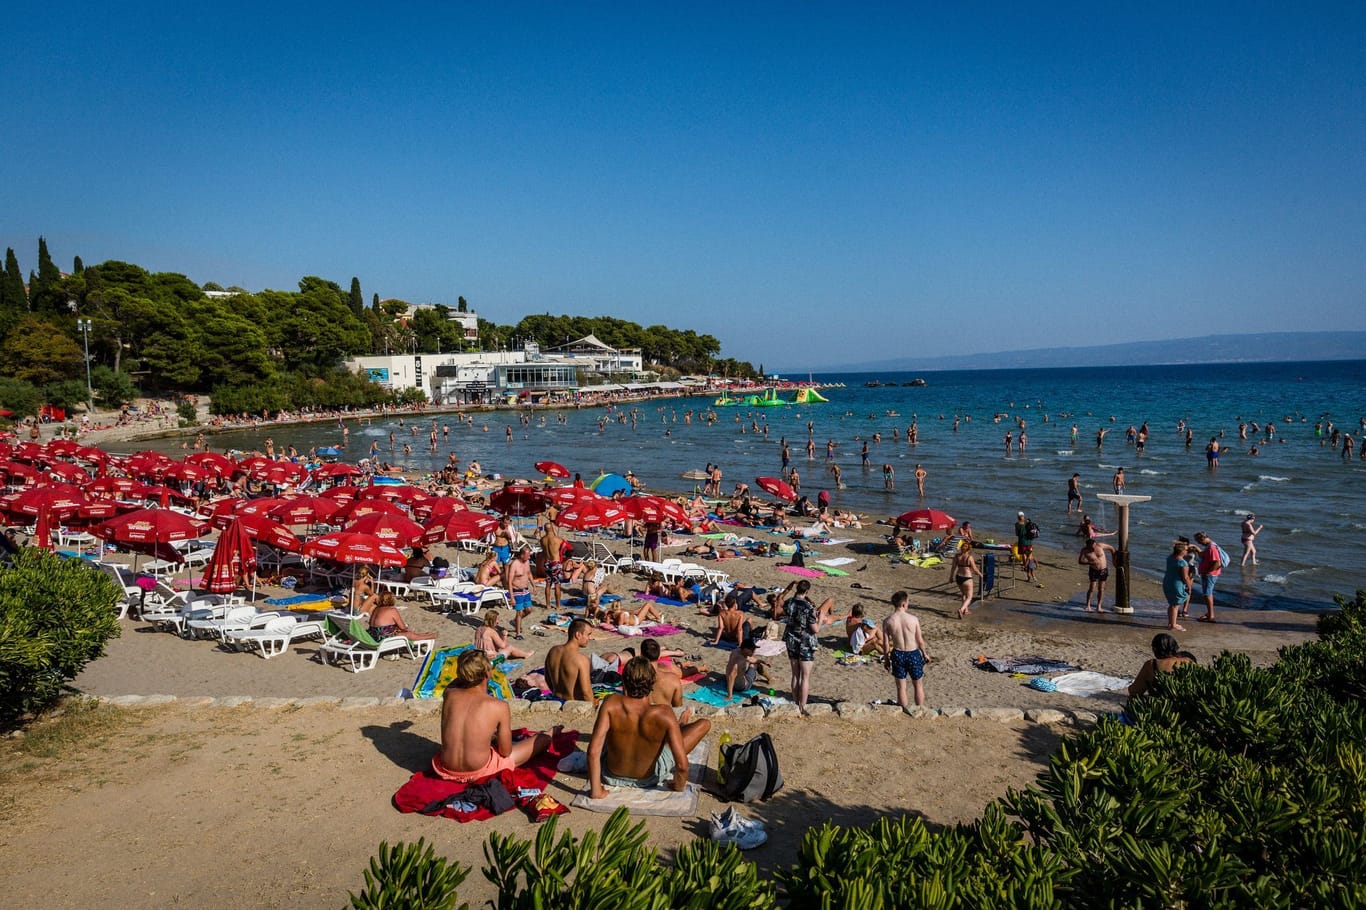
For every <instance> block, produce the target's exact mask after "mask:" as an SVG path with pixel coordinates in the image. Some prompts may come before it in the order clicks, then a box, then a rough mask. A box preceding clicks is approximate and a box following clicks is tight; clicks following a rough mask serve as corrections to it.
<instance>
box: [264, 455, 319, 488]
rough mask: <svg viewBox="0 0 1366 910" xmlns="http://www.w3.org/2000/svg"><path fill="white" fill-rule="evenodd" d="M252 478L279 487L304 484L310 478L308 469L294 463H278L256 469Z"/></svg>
mask: <svg viewBox="0 0 1366 910" xmlns="http://www.w3.org/2000/svg"><path fill="white" fill-rule="evenodd" d="M251 476H252V477H255V478H256V479H257V480H261V481H264V482H266V483H271V484H276V485H277V486H279V485H283V484H290V483H300V482H302V481H303V479H304V478H305V477H307V476H308V468H306V467H304V466H303V465H301V464H296V463H295V462H292V461H276V462H272V463H270V464H268V465H265V466H263V467H258V468H256V469H254V470H253V471H252V472H251Z"/></svg>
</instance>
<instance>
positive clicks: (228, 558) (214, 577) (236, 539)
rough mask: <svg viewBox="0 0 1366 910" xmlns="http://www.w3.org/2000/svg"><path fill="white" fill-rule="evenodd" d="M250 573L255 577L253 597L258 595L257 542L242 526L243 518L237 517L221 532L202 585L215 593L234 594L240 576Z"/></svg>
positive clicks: (205, 569) (206, 567)
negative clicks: (256, 593)
mask: <svg viewBox="0 0 1366 910" xmlns="http://www.w3.org/2000/svg"><path fill="white" fill-rule="evenodd" d="M248 575H249V576H251V578H252V598H253V599H255V592H256V583H255V579H256V545H255V544H253V543H252V542H251V537H250V535H248V534H247V531H246V529H245V528H243V527H242V521H241V519H236V520H234V521H233V522H232V523H231V524H229V525H228V526H227V527H226V528H224V529H223V533H222V534H219V535H218V542H217V543H216V544H214V548H213V555H212V556H211V557H209V564H208V565H207V566H205V568H204V577H203V578H202V579H201V580H200V585H201V586H202V587H203V589H204V590H205V591H211V592H213V593H215V594H231V593H232V592H234V591H236V590H237V582H238V579H241V578H243V577H245V576H248Z"/></svg>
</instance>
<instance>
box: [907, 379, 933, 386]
mask: <svg viewBox="0 0 1366 910" xmlns="http://www.w3.org/2000/svg"><path fill="white" fill-rule="evenodd" d="M928 384H929V383H927V382H925V380H923V379H920V378H918V377H917V378H915V379H912V380H911V381H910V382H908V383H906V385H908V386H915V387H917V388H919V387H920V386H923V385H928Z"/></svg>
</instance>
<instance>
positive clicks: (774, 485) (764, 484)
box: [754, 477, 797, 502]
mask: <svg viewBox="0 0 1366 910" xmlns="http://www.w3.org/2000/svg"><path fill="white" fill-rule="evenodd" d="M754 482H755V483H757V484H758V485H759V489H761V490H763V491H764V492H765V493H771V494H773V495H774V496H776V497H778V498H779V499H783V500H786V501H787V502H795V501H796V499H797V491H796V490H794V489H792V485H791V484H789V483H788V482H787V481H786V480H779V479H778V478H777V477H756V478H754Z"/></svg>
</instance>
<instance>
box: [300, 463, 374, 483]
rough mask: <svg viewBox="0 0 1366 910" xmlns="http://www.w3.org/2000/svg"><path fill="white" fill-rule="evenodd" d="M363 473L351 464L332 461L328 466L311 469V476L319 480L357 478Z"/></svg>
mask: <svg viewBox="0 0 1366 910" xmlns="http://www.w3.org/2000/svg"><path fill="white" fill-rule="evenodd" d="M364 473H365V472H364V471H362V470H361V469H360V468H358V467H356V466H355V465H353V464H347V463H346V462H344V461H334V462H332V463H330V464H325V465H321V466H319V467H316V468H314V469H313V476H314V477H317V478H319V479H323V478H328V477H359V476H360V475H361V474H364Z"/></svg>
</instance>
